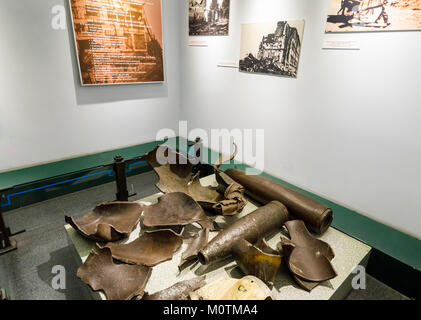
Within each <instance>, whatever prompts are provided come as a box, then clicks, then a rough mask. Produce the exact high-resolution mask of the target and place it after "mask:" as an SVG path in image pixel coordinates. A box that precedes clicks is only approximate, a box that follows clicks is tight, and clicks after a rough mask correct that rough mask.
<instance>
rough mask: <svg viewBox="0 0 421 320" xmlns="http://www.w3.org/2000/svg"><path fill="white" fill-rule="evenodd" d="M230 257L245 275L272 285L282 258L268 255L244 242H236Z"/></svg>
mask: <svg viewBox="0 0 421 320" xmlns="http://www.w3.org/2000/svg"><path fill="white" fill-rule="evenodd" d="M232 255H233V257H234V259H235V261H236V262H237V264H238V266H239V267H240V268H241V270H243V272H244V273H245V274H246V275H253V276H256V277H257V278H259V279H260V280H262V281H264V282H266V283H273V282H274V280H275V277H276V275H277V273H278V271H279V268H280V267H281V263H282V257H281V256H280V255H277V254H268V253H265V252H263V251H262V250H260V249H258V248H256V247H255V246H253V245H252V244H251V243H250V242H248V241H246V240H243V239H242V240H239V241H237V242H236V243H235V244H234V246H233V250H232Z"/></svg>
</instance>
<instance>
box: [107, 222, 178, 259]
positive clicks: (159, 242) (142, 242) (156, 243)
mask: <svg viewBox="0 0 421 320" xmlns="http://www.w3.org/2000/svg"><path fill="white" fill-rule="evenodd" d="M182 244H183V239H182V238H181V237H179V236H176V235H175V234H174V233H173V232H171V231H168V230H163V231H156V232H151V233H143V234H142V235H141V236H140V237H139V238H137V239H136V240H134V241H133V242H130V243H128V244H115V243H108V244H107V245H106V246H105V247H106V248H109V249H110V250H111V253H112V256H113V258H114V259H117V260H119V261H122V262H125V263H130V264H137V265H144V266H148V267H153V266H156V265H158V264H160V263H162V262H164V261H168V260H171V259H172V257H173V255H174V252H176V251H177V250H178V249H179V248H180V247H181V245H182Z"/></svg>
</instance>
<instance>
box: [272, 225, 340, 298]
mask: <svg viewBox="0 0 421 320" xmlns="http://www.w3.org/2000/svg"><path fill="white" fill-rule="evenodd" d="M285 226H286V227H287V229H288V232H289V234H290V237H291V240H289V239H285V238H281V242H280V243H279V244H278V247H282V250H283V253H284V255H285V257H287V260H288V267H289V269H290V271H291V272H292V273H293V276H294V279H295V280H296V282H297V283H298V284H299V285H300V286H301V287H302V288H304V289H305V290H307V291H311V290H313V289H314V288H315V287H317V286H318V285H319V284H320V282H323V281H326V280H330V279H333V278H334V277H336V276H337V273H336V271H335V269H334V268H333V266H332V264H331V262H330V261H331V260H332V259H333V258H334V257H335V254H334V252H333V250H332V248H331V247H330V245H329V244H328V243H326V242H324V241H321V240H319V239H316V238H314V237H313V236H312V235H311V234H310V233H309V232H308V230H307V228H306V226H305V224H304V222H303V221H301V220H293V221H288V222H287V223H285Z"/></svg>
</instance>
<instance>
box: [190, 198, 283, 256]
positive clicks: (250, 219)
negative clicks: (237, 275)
mask: <svg viewBox="0 0 421 320" xmlns="http://www.w3.org/2000/svg"><path fill="white" fill-rule="evenodd" d="M288 216H289V214H288V210H287V208H286V207H285V206H284V205H283V204H282V203H280V202H278V201H272V202H270V203H268V204H267V205H265V206H263V207H261V208H259V209H257V210H256V211H254V212H252V213H250V214H248V215H246V216H245V217H243V218H241V219H238V220H237V221H235V222H234V223H233V224H232V225H230V226H229V227H228V228H226V229H224V230H222V231H220V232H219V233H218V235H217V236H216V237H215V238H213V239H212V240H211V241H210V242H209V243H208V244H207V245H206V246H205V247H204V248H203V249H202V250H200V252H199V254H198V257H199V261H200V262H201V263H202V264H209V263H211V262H213V261H216V260H219V259H223V258H225V257H227V256H229V255H230V254H231V253H232V248H233V246H234V244H235V243H236V242H237V241H239V240H241V239H244V240H247V241H248V242H250V243H256V242H257V241H258V240H259V239H260V238H261V237H263V236H265V235H267V234H268V233H270V232H272V231H274V230H276V229H278V228H281V227H282V225H283V224H284V223H285V222H286V221H287V220H288Z"/></svg>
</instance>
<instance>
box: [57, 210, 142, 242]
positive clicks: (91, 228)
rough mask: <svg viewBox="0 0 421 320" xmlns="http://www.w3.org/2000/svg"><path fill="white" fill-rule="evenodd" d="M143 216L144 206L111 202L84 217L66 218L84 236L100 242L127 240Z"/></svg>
mask: <svg viewBox="0 0 421 320" xmlns="http://www.w3.org/2000/svg"><path fill="white" fill-rule="evenodd" d="M141 214H142V205H141V204H138V203H132V202H110V203H103V204H100V205H99V206H97V207H96V208H95V209H94V210H92V211H91V212H88V213H87V214H85V215H84V216H82V217H78V218H73V217H67V216H66V217H65V220H66V222H67V223H69V224H70V225H71V226H72V227H73V228H74V229H76V230H77V231H78V232H79V233H81V234H82V235H83V236H85V237H87V238H89V239H91V240H94V241H99V242H112V241H118V240H121V239H124V238H126V237H127V236H128V235H129V234H130V233H131V232H132V231H133V230H134V228H135V227H136V225H137V224H138V222H139V220H140V215H141Z"/></svg>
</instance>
